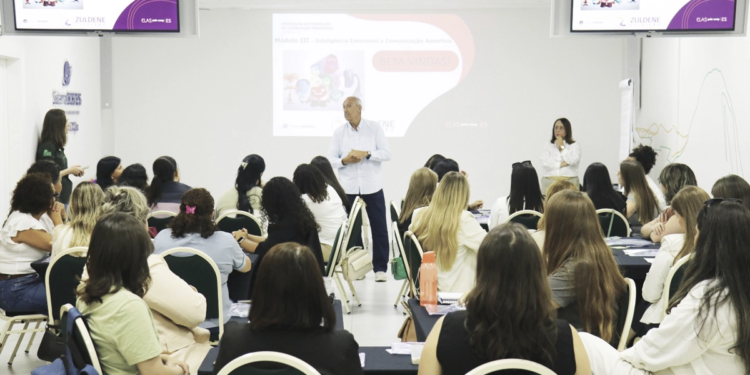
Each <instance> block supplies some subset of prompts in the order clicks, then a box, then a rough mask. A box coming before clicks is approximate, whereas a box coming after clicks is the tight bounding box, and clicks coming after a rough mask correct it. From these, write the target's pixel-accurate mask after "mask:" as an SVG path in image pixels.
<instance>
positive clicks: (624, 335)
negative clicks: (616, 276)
mask: <svg viewBox="0 0 750 375" xmlns="http://www.w3.org/2000/svg"><path fill="white" fill-rule="evenodd" d="M625 283H626V284H627V288H625V292H624V293H622V295H621V296H620V298H619V299H618V309H617V325H616V331H615V332H616V337H615V339H617V340H618V341H617V350H620V351H622V350H625V346H626V344H627V342H628V335H629V334H630V328H631V326H632V324H633V314H634V313H635V299H636V298H635V297H636V294H637V293H638V292H637V291H636V288H635V281H633V279H629V278H625Z"/></svg>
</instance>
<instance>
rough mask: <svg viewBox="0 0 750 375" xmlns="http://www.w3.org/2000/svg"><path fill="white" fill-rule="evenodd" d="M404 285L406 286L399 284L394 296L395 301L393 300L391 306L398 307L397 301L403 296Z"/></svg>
mask: <svg viewBox="0 0 750 375" xmlns="http://www.w3.org/2000/svg"><path fill="white" fill-rule="evenodd" d="M405 287H406V284H402V285H401V290H399V291H398V295H397V296H396V302H393V307H398V301H400V300H401V298H403V297H404V290H405Z"/></svg>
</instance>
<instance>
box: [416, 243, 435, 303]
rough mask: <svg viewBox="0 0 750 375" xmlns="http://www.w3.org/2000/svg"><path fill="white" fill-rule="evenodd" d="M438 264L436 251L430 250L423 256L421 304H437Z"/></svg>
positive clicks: (420, 290) (420, 269)
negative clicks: (436, 262)
mask: <svg viewBox="0 0 750 375" xmlns="http://www.w3.org/2000/svg"><path fill="white" fill-rule="evenodd" d="M437 278H438V274H437V265H436V264H435V252H434V251H428V252H426V253H424V255H423V256H422V265H421V266H420V267H419V304H420V305H421V306H426V305H437Z"/></svg>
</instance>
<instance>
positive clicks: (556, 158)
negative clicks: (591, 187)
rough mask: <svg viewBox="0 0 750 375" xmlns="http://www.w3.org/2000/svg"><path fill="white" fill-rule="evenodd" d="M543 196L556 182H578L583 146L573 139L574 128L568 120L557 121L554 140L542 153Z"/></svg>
mask: <svg viewBox="0 0 750 375" xmlns="http://www.w3.org/2000/svg"><path fill="white" fill-rule="evenodd" d="M541 159H542V167H543V171H542V194H546V193H547V188H548V187H549V186H550V185H552V183H553V182H555V181H556V180H568V181H570V182H572V183H573V184H574V185H576V186H578V185H580V184H579V182H578V164H579V163H580V162H581V145H580V144H579V143H578V142H576V141H575V140H574V139H573V128H572V126H571V125H570V121H569V120H568V119H566V118H559V119H557V120H555V122H554V125H552V140H550V141H549V143H546V144H545V145H544V150H543V151H542V157H541Z"/></svg>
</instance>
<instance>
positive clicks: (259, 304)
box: [248, 194, 336, 332]
mask: <svg viewBox="0 0 750 375" xmlns="http://www.w3.org/2000/svg"><path fill="white" fill-rule="evenodd" d="M264 196H265V194H264ZM256 272H258V278H257V279H256V282H257V283H258V285H256V286H255V287H254V288H253V305H252V307H251V308H250V313H249V316H248V319H249V320H250V329H252V330H258V331H261V330H264V329H281V330H314V329H321V328H322V329H323V330H324V331H327V332H331V331H333V328H334V327H335V325H336V314H335V313H334V311H333V305H331V300H330V299H329V298H328V295H327V294H326V288H325V285H324V284H323V277H322V274H321V273H320V267H319V266H318V261H317V260H316V259H315V256H314V255H313V253H312V251H310V249H309V248H308V247H307V246H304V245H300V244H298V243H294V242H285V243H281V244H278V245H276V246H274V247H272V248H271V250H269V251H268V254H266V255H265V256H264V257H263V262H262V263H261V264H260V269H259V270H258V271H256ZM321 321H322V322H323V325H322V326H321Z"/></svg>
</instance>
